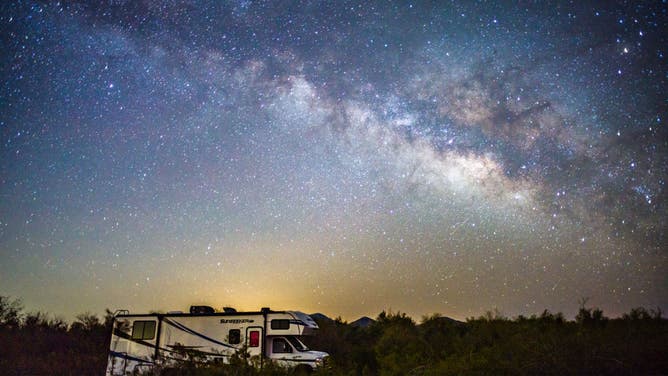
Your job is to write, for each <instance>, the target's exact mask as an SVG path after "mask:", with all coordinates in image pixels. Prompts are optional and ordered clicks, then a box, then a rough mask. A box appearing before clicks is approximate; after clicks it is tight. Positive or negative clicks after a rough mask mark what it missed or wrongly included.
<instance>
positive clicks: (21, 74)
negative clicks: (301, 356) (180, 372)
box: [0, 0, 668, 319]
mask: <svg viewBox="0 0 668 376" xmlns="http://www.w3.org/2000/svg"><path fill="white" fill-rule="evenodd" d="M101 3H102V4H99V5H91V4H88V2H82V3H78V2H65V3H56V2H31V1H25V2H4V3H3V4H2V5H1V6H0V7H1V9H2V11H1V12H0V28H1V35H2V59H1V62H2V64H1V66H0V67H1V69H2V86H1V87H0V132H1V136H2V139H1V141H2V147H1V148H0V153H1V159H0V179H1V180H0V184H1V185H0V257H1V259H0V260H1V262H0V294H2V295H11V296H15V297H21V298H22V299H23V301H24V303H25V304H26V306H27V307H28V308H29V309H32V310H37V309H40V310H45V311H49V312H53V313H58V314H64V315H73V314H75V313H80V312H83V311H92V312H102V310H103V309H104V308H105V307H109V308H111V309H112V310H113V309H116V308H129V309H130V310H132V311H148V310H173V309H187V307H188V305H189V304H191V303H198V304H209V305H212V306H215V307H222V306H223V305H226V306H235V307H237V308H239V309H258V308H259V307H262V306H271V307H273V308H284V309H300V310H304V311H307V312H316V311H320V312H324V313H326V314H330V315H342V316H343V317H344V318H348V319H355V318H357V317H358V316H360V315H363V314H366V315H370V316H373V315H375V314H377V313H378V312H380V311H381V310H383V309H392V310H400V311H402V312H408V313H409V314H411V315H414V316H416V317H419V316H420V315H423V314H428V313H432V312H440V313H443V314H445V315H449V316H452V317H457V318H463V317H467V316H472V315H480V314H482V313H484V312H485V311H487V310H491V309H498V310H499V311H500V312H501V313H503V314H506V315H508V316H513V315H518V314H531V313H536V312H541V311H542V310H543V309H549V310H552V311H562V312H564V313H565V314H567V315H572V314H573V313H574V312H575V311H576V309H577V307H578V302H579V301H581V299H583V298H589V300H588V302H590V303H591V304H593V305H596V306H598V307H601V308H602V309H603V310H604V312H605V313H606V314H609V315H613V316H614V315H619V314H621V313H623V312H628V310H630V309H631V308H632V307H636V306H645V307H648V308H653V307H659V308H661V309H663V310H664V311H666V309H668V289H667V288H668V277H667V276H668V262H667V261H668V254H667V253H666V248H668V247H667V238H666V227H667V212H666V178H667V175H668V154H667V152H668V141H667V140H668V132H667V131H666V125H665V122H666V120H667V119H668V111H667V109H668V106H667V103H668V94H667V93H668V85H667V81H668V64H666V57H665V56H664V55H665V54H666V53H667V52H668V51H666V46H668V41H667V35H666V33H665V30H666V25H667V24H668V22H667V21H668V14H667V12H668V5H666V3H665V2H663V3H659V2H656V3H655V2H638V3H634V4H628V5H614V4H607V3H605V4H602V3H597V2H594V3H584V2H576V3H575V4H562V3H561V2H556V3H545V2H537V3H535V4H533V3H531V4H522V5H521V6H517V7H508V6H507V5H501V4H498V3H494V2H476V3H473V2H468V1H466V2H448V3H445V2H443V3H442V4H438V3H439V2H436V3H437V4H436V5H435V4H424V3H418V2H415V3H406V2H402V3H401V4H399V3H397V4H391V3H389V4H388V3H378V4H372V3H368V2H359V3H355V2H332V3H329V2H322V3H320V2H304V3H291V2H287V3H281V2H266V3H265V2H251V1H242V2H218V1H212V2H205V1H201V2H194V1H193V2H190V1H188V2H172V1H166V2H163V3H160V2H154V1H122V0H118V1H108V2H101Z"/></svg>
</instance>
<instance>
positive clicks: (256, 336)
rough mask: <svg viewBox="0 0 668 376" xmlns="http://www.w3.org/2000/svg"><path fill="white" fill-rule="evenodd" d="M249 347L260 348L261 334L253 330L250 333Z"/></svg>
mask: <svg viewBox="0 0 668 376" xmlns="http://www.w3.org/2000/svg"><path fill="white" fill-rule="evenodd" d="M249 342H250V343H249V344H248V347H258V346H260V332H258V331H257V330H253V331H252V332H250V340H249Z"/></svg>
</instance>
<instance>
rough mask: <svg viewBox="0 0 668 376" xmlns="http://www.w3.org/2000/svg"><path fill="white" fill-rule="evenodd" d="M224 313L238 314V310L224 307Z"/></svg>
mask: <svg viewBox="0 0 668 376" xmlns="http://www.w3.org/2000/svg"><path fill="white" fill-rule="evenodd" d="M223 312H225V313H237V310H236V309H234V308H232V307H223Z"/></svg>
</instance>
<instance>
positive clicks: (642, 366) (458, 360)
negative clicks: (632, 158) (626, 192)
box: [0, 296, 668, 376]
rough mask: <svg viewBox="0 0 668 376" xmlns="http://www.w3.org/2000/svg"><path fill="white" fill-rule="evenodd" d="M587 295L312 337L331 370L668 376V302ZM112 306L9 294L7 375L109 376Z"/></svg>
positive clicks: (222, 368) (204, 368)
mask: <svg viewBox="0 0 668 376" xmlns="http://www.w3.org/2000/svg"><path fill="white" fill-rule="evenodd" d="M585 303H586V302H584V301H583V303H582V306H581V308H580V310H579V313H578V314H577V316H576V317H575V319H574V320H567V319H565V318H564V316H563V315H562V314H560V313H551V312H549V311H544V312H542V313H541V314H536V315H531V316H528V317H525V316H519V317H515V318H512V319H511V318H507V317H504V316H502V315H501V314H499V313H498V312H488V313H487V314H486V315H483V316H481V317H476V318H469V319H468V320H466V322H460V321H456V320H452V319H450V318H447V317H442V316H440V315H438V314H435V315H431V316H425V317H423V318H422V319H421V320H420V322H419V323H418V322H416V321H414V320H413V319H412V318H411V317H409V316H407V315H406V314H404V313H401V312H381V313H380V314H379V315H378V316H377V318H376V320H375V321H374V322H372V323H371V324H370V325H368V326H358V325H350V324H348V323H346V322H344V321H343V320H341V319H336V320H329V319H323V318H320V319H318V321H319V325H320V328H321V329H320V333H319V335H318V336H315V337H313V338H306V339H305V340H308V341H309V343H308V345H310V346H311V347H312V348H315V349H318V350H323V351H327V352H329V353H330V355H331V359H330V363H329V367H328V368H327V369H325V370H322V371H319V372H318V374H325V375H460V374H511V375H532V374H548V375H550V374H551V375H564V374H597V375H624V374H628V375H631V374H633V375H635V374H668V322H667V320H666V319H664V318H662V313H661V311H660V310H658V309H657V310H651V309H650V310H648V309H645V308H635V309H632V310H631V311H630V312H629V313H627V314H624V315H623V316H622V317H619V318H608V317H606V316H605V315H604V313H603V311H601V310H600V309H597V308H588V307H586V306H585ZM112 320H113V314H112V313H111V312H110V311H108V310H107V311H106V313H105V315H104V317H103V318H99V317H98V316H96V315H94V314H91V313H84V314H81V315H78V316H77V317H76V320H75V321H74V322H72V323H70V324H68V323H67V322H65V321H64V320H62V319H59V318H57V317H55V316H52V315H49V314H46V313H42V312H36V313H25V312H24V310H23V307H22V305H21V302H20V300H18V299H13V298H11V297H6V296H0V348H2V351H1V352H0V370H1V372H0V373H2V374H3V375H102V374H104V369H105V366H106V363H107V349H108V345H109V340H110V331H111V323H112ZM153 373H156V374H158V373H162V374H171V375H248V376H250V375H287V374H292V373H293V372H291V371H289V370H284V369H281V368H278V367H275V366H271V365H266V364H265V366H264V368H263V369H261V370H260V369H258V368H256V367H253V366H252V365H250V364H249V359H247V358H246V357H244V356H243V354H239V356H237V357H234V359H233V361H232V363H231V364H205V363H203V362H202V361H201V358H198V357H197V354H184V357H183V361H182V363H181V364H180V365H178V366H177V367H175V368H171V369H169V370H156V371H155V372H153Z"/></svg>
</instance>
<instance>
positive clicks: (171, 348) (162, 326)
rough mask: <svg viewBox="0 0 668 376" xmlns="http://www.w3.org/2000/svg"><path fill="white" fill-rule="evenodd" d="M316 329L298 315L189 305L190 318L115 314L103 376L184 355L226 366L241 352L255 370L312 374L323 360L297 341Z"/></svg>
mask: <svg viewBox="0 0 668 376" xmlns="http://www.w3.org/2000/svg"><path fill="white" fill-rule="evenodd" d="M317 329H318V325H317V324H316V323H315V321H313V319H312V318H311V317H310V316H308V315H306V314H304V313H302V312H297V311H272V310H270V309H269V308H262V310H260V311H259V312H236V311H235V310H234V309H231V308H226V309H225V310H224V312H214V310H213V309H212V308H210V307H206V306H192V307H190V313H182V312H170V313H164V314H163V313H149V314H130V313H129V312H128V311H119V312H118V314H117V315H115V318H114V325H113V333H112V336H111V344H110V346H109V357H108V362H107V370H106V375H107V376H112V375H127V374H135V373H141V372H144V371H148V370H151V369H153V368H154V367H159V368H169V367H170V366H174V365H175V364H177V363H178V361H179V360H183V359H184V357H186V356H190V357H193V356H194V357H195V358H196V359H197V360H198V361H206V362H224V363H228V362H229V361H230V358H231V357H233V356H239V355H240V354H242V353H245V354H246V355H245V356H247V357H249V358H251V359H254V360H255V361H256V363H257V364H258V365H259V366H260V367H262V365H263V364H266V362H269V361H271V362H275V363H278V364H280V365H282V366H286V367H298V368H301V369H307V370H313V369H317V368H319V367H321V366H323V363H324V362H325V360H326V358H327V357H328V356H329V355H328V354H327V353H325V352H321V351H313V350H309V349H308V348H307V347H306V346H305V345H304V344H303V343H302V342H301V341H300V340H299V338H300V337H301V336H309V335H314V334H315V332H316V331H317ZM235 354H236V355H235Z"/></svg>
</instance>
